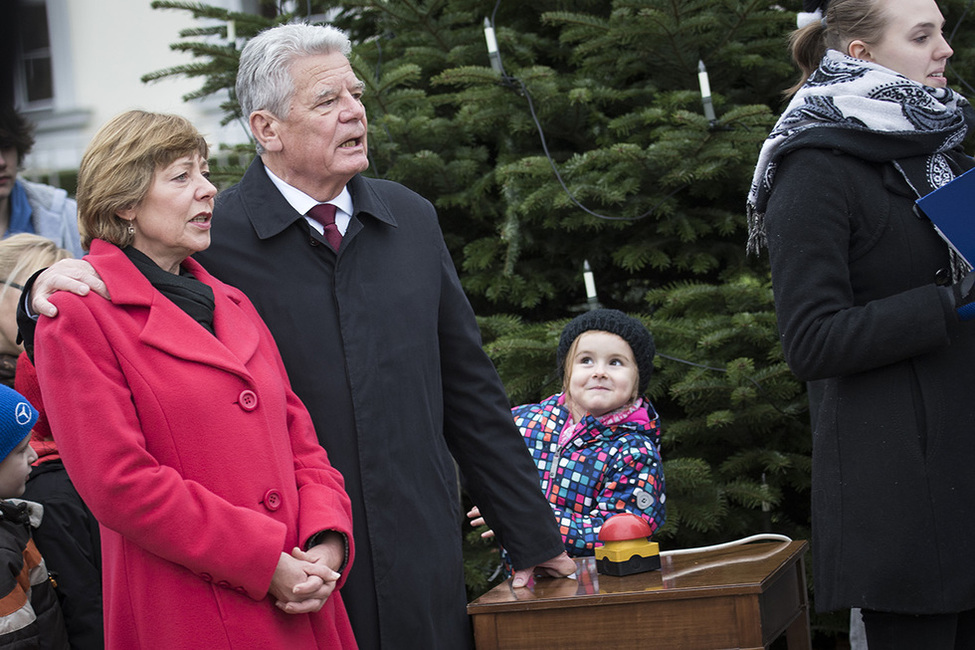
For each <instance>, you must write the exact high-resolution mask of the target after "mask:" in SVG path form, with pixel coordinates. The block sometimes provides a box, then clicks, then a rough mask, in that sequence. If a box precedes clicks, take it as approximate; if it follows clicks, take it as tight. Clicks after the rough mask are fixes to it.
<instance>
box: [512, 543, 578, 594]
mask: <svg viewBox="0 0 975 650" xmlns="http://www.w3.org/2000/svg"><path fill="white" fill-rule="evenodd" d="M575 572H576V563H575V562H573V561H572V558H570V557H569V554H568V553H566V552H565V551H563V552H562V553H561V554H559V555H556V556H555V557H553V558H552V559H551V560H547V561H545V562H542V563H541V564H538V565H536V566H533V567H529V568H527V569H520V570H518V571H515V575H514V576H513V577H512V578H511V586H512V587H514V588H516V589H517V588H518V587H524V586H525V585H527V584H528V580H529V579H530V578H531V577H532V575H534V574H536V573H543V574H545V575H547V576H551V577H553V578H565V577H566V576H570V575H572V574H573V573H575Z"/></svg>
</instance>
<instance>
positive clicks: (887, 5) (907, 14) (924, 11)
mask: <svg viewBox="0 0 975 650" xmlns="http://www.w3.org/2000/svg"><path fill="white" fill-rule="evenodd" d="M879 2H880V7H881V8H882V11H883V12H884V14H885V15H886V16H887V28H886V29H885V30H884V32H883V35H882V36H881V38H880V41H878V42H877V43H872V44H867V43H864V42H863V41H860V40H854V41H852V42H851V43H850V47H849V54H850V56H853V57H856V58H858V59H864V60H866V61H873V62H874V63H879V64H880V65H882V66H884V67H885V68H889V69H891V70H893V71H894V72H899V73H901V74H902V75H904V76H905V77H907V78H908V79H911V80H912V81H916V82H918V83H920V84H923V85H925V86H932V87H935V88H944V87H945V86H947V85H948V81H947V79H945V76H944V72H945V65H946V64H947V62H948V57H950V56H951V55H952V54H954V52H953V50H952V49H951V46H950V45H948V41H946V40H945V37H944V35H943V34H942V33H941V30H942V28H943V27H944V24H945V19H944V17H943V16H942V15H941V10H940V9H938V5H937V4H935V1H934V0H879Z"/></svg>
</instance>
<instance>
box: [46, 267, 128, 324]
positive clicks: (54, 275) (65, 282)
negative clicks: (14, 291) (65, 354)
mask: <svg viewBox="0 0 975 650" xmlns="http://www.w3.org/2000/svg"><path fill="white" fill-rule="evenodd" d="M58 291H69V292H71V293H75V294H78V295H79V296H84V295H87V294H88V292H89V291H94V292H95V293H97V294H98V295H100V296H101V297H103V298H105V299H106V300H108V299H109V295H108V288H107V287H106V286H105V283H104V282H102V279H101V277H100V276H99V275H98V274H97V273H96V272H95V269H94V268H93V267H92V265H91V264H89V263H88V262H86V261H84V260H75V259H65V260H61V261H60V262H56V263H55V264H54V265H53V266H51V267H49V268H47V269H45V270H44V272H43V273H41V274H40V275H39V276H37V279H36V280H34V286H33V287H32V288H31V292H30V296H29V300H30V308H31V311H33V313H35V314H39V315H41V316H48V317H50V318H54V317H55V316H57V315H58V308H57V307H55V306H54V305H53V304H51V302H50V301H49V300H48V298H50V297H51V296H52V295H53V294H54V293H56V292H58Z"/></svg>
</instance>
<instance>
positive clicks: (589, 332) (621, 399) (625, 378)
mask: <svg viewBox="0 0 975 650" xmlns="http://www.w3.org/2000/svg"><path fill="white" fill-rule="evenodd" d="M654 352H655V348H654V344H653V337H652V336H651V335H650V332H649V331H648V330H647V328H646V327H645V326H644V325H643V323H641V322H640V321H638V320H637V319H635V318H631V317H630V316H627V315H626V314H624V313H623V312H621V311H618V310H615V309H596V310H593V311H588V312H586V313H584V314H582V315H580V316H577V317H576V318H574V319H573V320H572V321H570V322H569V324H568V325H566V326H565V329H563V330H562V336H561V337H560V339H559V347H558V351H557V359H558V364H559V370H560V372H561V374H562V391H563V393H564V394H565V401H566V406H567V407H568V408H569V410H570V411H571V413H572V416H573V419H574V420H575V421H577V422H578V421H579V419H580V418H581V417H582V416H584V415H585V414H586V413H591V414H592V415H593V416H595V417H600V416H602V415H605V414H606V413H610V412H612V411H615V410H617V409H619V408H621V407H623V406H626V405H627V404H630V403H632V402H634V401H635V400H636V399H637V397H639V396H640V395H641V394H642V393H643V392H644V391H645V390H646V388H647V385H648V383H649V382H650V375H651V374H652V373H653V355H654Z"/></svg>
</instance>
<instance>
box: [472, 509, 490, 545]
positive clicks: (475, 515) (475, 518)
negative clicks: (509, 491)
mask: <svg viewBox="0 0 975 650" xmlns="http://www.w3.org/2000/svg"><path fill="white" fill-rule="evenodd" d="M467 518H468V519H470V520H471V527H473V528H477V527H478V526H487V522H486V521H484V517H482V516H481V510H480V508H478V507H477V506H474V507H473V508H471V511H470V512H468V513H467ZM481 537H482V538H484V539H490V538H491V537H494V531H493V530H491V529H490V528H488V529H487V530H486V531H484V532H483V533H481Z"/></svg>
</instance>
